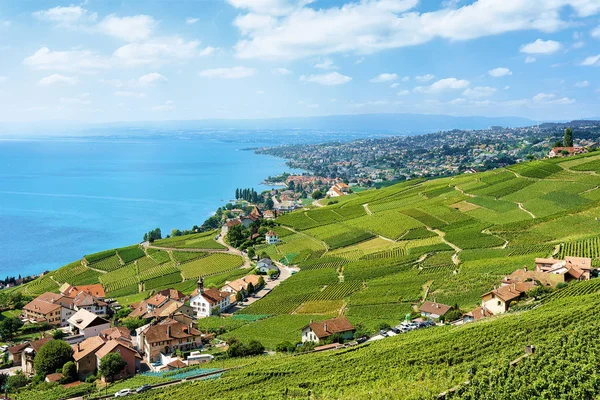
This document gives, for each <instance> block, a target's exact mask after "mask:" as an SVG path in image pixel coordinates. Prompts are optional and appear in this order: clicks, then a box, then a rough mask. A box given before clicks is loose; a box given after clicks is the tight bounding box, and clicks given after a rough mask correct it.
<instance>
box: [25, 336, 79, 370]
mask: <svg viewBox="0 0 600 400" xmlns="http://www.w3.org/2000/svg"><path fill="white" fill-rule="evenodd" d="M71 360H73V349H72V348H71V346H69V344H68V343H67V342H63V341H62V340H51V341H49V342H48V343H46V344H45V345H43V346H42V348H41V349H40V351H38V352H37V354H36V355H35V359H34V360H33V365H34V367H35V372H36V374H37V375H39V376H42V377H44V376H46V375H48V374H51V373H54V372H56V370H57V369H60V368H62V367H63V365H65V363H67V362H69V361H71Z"/></svg>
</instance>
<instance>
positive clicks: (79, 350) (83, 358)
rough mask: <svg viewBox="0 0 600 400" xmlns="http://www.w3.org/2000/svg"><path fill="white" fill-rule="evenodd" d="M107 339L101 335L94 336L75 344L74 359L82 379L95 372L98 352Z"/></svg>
mask: <svg viewBox="0 0 600 400" xmlns="http://www.w3.org/2000/svg"><path fill="white" fill-rule="evenodd" d="M104 343H106V340H105V339H103V338H102V337H100V336H92V337H90V338H87V339H85V340H84V341H83V342H81V343H77V344H75V345H73V346H71V347H72V348H73V359H74V360H75V366H76V367H77V374H78V375H79V378H80V379H85V378H86V377H88V376H89V375H91V374H93V373H94V372H95V371H96V368H97V362H96V352H97V351H98V350H99V349H100V348H101V347H102V346H104Z"/></svg>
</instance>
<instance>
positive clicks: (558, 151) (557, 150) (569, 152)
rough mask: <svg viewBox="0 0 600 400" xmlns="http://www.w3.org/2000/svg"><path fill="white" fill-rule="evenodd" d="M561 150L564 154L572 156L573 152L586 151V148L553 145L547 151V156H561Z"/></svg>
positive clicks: (580, 152) (581, 152)
mask: <svg viewBox="0 0 600 400" xmlns="http://www.w3.org/2000/svg"><path fill="white" fill-rule="evenodd" d="M563 152H566V155H568V156H572V155H575V154H583V153H587V152H588V150H587V149H586V148H585V147H553V148H552V150H550V152H549V153H548V157H550V158H554V157H562V156H563V155H564V154H563Z"/></svg>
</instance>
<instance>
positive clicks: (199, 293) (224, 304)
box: [190, 277, 231, 318]
mask: <svg viewBox="0 0 600 400" xmlns="http://www.w3.org/2000/svg"><path fill="white" fill-rule="evenodd" d="M191 296H192V297H191V298H190V305H191V306H192V309H193V310H194V313H195V315H196V318H206V317H210V316H211V315H213V314H217V313H220V312H222V311H223V310H225V309H227V308H228V307H229V306H230V305H231V301H230V293H227V292H221V291H220V290H219V289H214V288H211V289H204V279H203V278H202V277H201V278H200V279H198V287H197V288H196V289H195V290H194V291H193V292H192V295H191Z"/></svg>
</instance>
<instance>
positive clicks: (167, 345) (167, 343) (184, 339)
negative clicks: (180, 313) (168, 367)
mask: <svg viewBox="0 0 600 400" xmlns="http://www.w3.org/2000/svg"><path fill="white" fill-rule="evenodd" d="M201 335H202V333H201V332H200V331H199V330H198V329H196V328H194V327H193V325H192V324H190V325H184V324H182V323H181V322H178V321H175V320H174V319H170V318H168V319H165V320H163V321H161V322H159V323H157V324H153V325H150V326H148V327H146V328H145V329H144V330H142V331H141V332H140V335H139V336H140V337H139V340H140V347H141V348H142V349H143V352H144V358H145V359H146V361H147V362H149V363H153V362H156V361H158V360H160V358H161V357H160V356H161V354H170V353H172V352H173V351H175V350H177V349H179V350H182V351H187V350H192V349H196V348H198V347H200V346H201V345H202V340H201Z"/></svg>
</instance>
